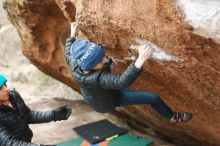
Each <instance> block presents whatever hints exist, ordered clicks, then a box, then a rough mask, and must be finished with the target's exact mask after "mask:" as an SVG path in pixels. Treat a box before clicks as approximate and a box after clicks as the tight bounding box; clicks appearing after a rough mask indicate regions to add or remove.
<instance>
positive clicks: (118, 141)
mask: <svg viewBox="0 0 220 146" xmlns="http://www.w3.org/2000/svg"><path fill="white" fill-rule="evenodd" d="M152 143H153V142H152V141H150V140H147V139H144V138H141V137H138V136H135V135H131V134H124V135H121V136H119V137H117V138H114V139H112V140H110V141H106V140H105V141H102V142H100V143H97V144H90V143H89V142H88V141H86V140H84V139H83V138H76V139H72V140H69V141H64V142H61V143H59V144H57V146H149V145H150V144H152Z"/></svg>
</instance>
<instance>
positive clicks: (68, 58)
mask: <svg viewBox="0 0 220 146" xmlns="http://www.w3.org/2000/svg"><path fill="white" fill-rule="evenodd" d="M74 41H75V38H73V37H70V38H67V40H66V45H65V59H66V62H67V64H69V65H71V62H72V61H75V62H76V60H75V59H73V58H72V57H71V56H70V48H71V45H72V43H73V42H74Z"/></svg>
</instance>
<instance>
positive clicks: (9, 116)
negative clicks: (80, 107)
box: [0, 74, 71, 146]
mask: <svg viewBox="0 0 220 146" xmlns="http://www.w3.org/2000/svg"><path fill="white" fill-rule="evenodd" d="M6 82H7V79H6V77H5V76H4V75H2V74H0V145H1V146H39V145H37V144H33V143H31V139H32V137H33V133H32V131H31V129H30V128H29V126H28V124H40V123H47V122H51V121H60V120H67V119H68V118H69V116H70V114H71V109H69V108H67V107H66V106H62V107H59V108H57V109H54V110H51V111H44V112H43V111H42V112H41V111H33V110H31V109H30V108H29V107H28V106H26V104H25V102H24V101H23V99H22V98H21V96H20V94H19V93H18V92H17V91H15V89H14V90H9V89H8V87H7V84H6ZM40 146H55V145H43V144H40Z"/></svg>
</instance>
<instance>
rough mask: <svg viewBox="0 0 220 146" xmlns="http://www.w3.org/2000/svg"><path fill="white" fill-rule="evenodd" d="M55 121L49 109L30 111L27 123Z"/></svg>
mask: <svg viewBox="0 0 220 146" xmlns="http://www.w3.org/2000/svg"><path fill="white" fill-rule="evenodd" d="M51 121H55V119H54V112H53V110H51V111H33V110H32V111H31V112H30V115H29V120H28V124H40V123H48V122H51Z"/></svg>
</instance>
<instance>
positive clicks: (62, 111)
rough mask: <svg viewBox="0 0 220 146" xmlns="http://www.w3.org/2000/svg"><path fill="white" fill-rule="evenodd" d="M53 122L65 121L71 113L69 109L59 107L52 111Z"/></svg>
mask: <svg viewBox="0 0 220 146" xmlns="http://www.w3.org/2000/svg"><path fill="white" fill-rule="evenodd" d="M53 112H54V113H53V115H54V121H57V120H67V119H68V118H69V116H70V115H71V113H72V110H71V109H70V108H67V105H65V106H61V107H59V108H57V109H55V110H54V111H53Z"/></svg>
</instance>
